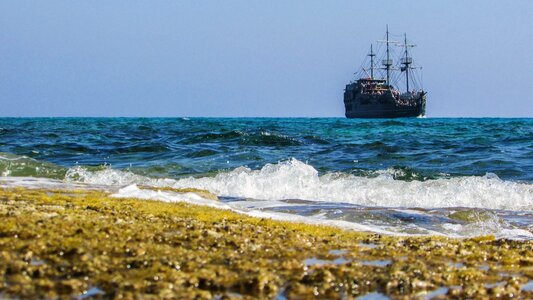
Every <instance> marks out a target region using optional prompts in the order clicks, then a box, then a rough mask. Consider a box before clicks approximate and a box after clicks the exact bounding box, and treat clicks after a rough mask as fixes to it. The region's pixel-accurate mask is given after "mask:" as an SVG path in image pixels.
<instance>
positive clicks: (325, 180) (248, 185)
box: [66, 159, 533, 211]
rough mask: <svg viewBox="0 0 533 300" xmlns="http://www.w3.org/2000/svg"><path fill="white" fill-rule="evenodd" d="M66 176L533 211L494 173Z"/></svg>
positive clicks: (304, 167)
mask: <svg viewBox="0 0 533 300" xmlns="http://www.w3.org/2000/svg"><path fill="white" fill-rule="evenodd" d="M66 178H67V180H71V181H77V182H84V183H90V184H101V185H102V184H104V185H120V186H125V185H129V184H142V185H150V186H170V187H176V188H181V187H183V188H185V187H194V188H200V189H206V190H209V191H211V192H213V193H215V194H217V195H218V196H229V197H240V198H253V199H261V200H283V199H303V200H311V201H327V202H345V203H352V204H358V205H364V206H384V207H407V208H409V207H422V208H439V207H472V208H487V209H505V210H526V211H531V210H533V184H529V183H518V182H511V181H504V180H501V179H499V178H498V177H497V176H496V175H494V174H487V175H486V176H483V177H479V176H467V177H454V178H441V179H434V180H427V181H416V180H415V181H402V180H395V179H394V178H393V176H392V174H391V173H390V172H383V173H381V174H380V175H379V176H377V177H373V178H369V177H360V176H354V175H349V174H343V173H329V174H325V175H321V176H320V175H319V173H318V171H317V170H316V169H314V168H313V167H312V166H310V165H308V164H305V163H303V162H301V161H298V160H296V159H291V160H288V161H284V162H280V163H278V164H267V165H265V166H264V167H263V168H261V169H260V170H251V169H249V168H246V167H239V168H237V169H234V170H232V171H230V172H226V173H219V174H217V175H216V176H215V177H203V178H193V177H190V178H184V179H179V180H173V179H153V178H148V177H143V176H140V175H136V174H133V173H131V172H127V171H119V170H114V169H105V170H100V171H95V172H93V171H87V170H85V169H83V168H81V167H76V168H72V169H70V170H69V171H68V172H67V176H66Z"/></svg>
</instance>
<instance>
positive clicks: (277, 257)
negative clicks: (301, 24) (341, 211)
mask: <svg viewBox="0 0 533 300" xmlns="http://www.w3.org/2000/svg"><path fill="white" fill-rule="evenodd" d="M213 201H216V200H213ZM0 216H1V222H0V275H1V280H0V297H8V298H56V297H61V298H72V297H80V298H85V297H102V298H121V297H123V298H124V297H125V298H135V297H142V298H179V299H212V298H222V299H226V298H227V299H240V298H243V299H255V298H278V299H284V298H288V299H308V298H314V297H316V298H333V299H336V298H343V299H350V298H356V297H358V296H362V295H365V294H368V293H380V294H383V295H386V296H387V297H390V298H407V297H408V298H412V297H428V296H430V297H435V298H439V297H451V298H464V297H472V298H483V297H498V296H499V297H522V298H533V291H532V290H533V289H532V288H531V287H530V286H531V285H532V283H531V282H532V281H531V280H533V242H532V241H512V240H497V239H494V238H492V237H490V236H488V237H478V238H471V239H451V238H445V237H437V236H432V237H393V236H384V235H378V234H370V233H361V232H354V231H346V230H341V229H338V228H332V227H324V226H316V225H305V224H296V223H288V222H278V221H272V220H268V219H260V218H252V217H248V216H243V215H239V214H236V213H233V212H230V211H225V210H218V209H213V208H210V207H202V206H194V205H189V204H184V203H164V202H158V201H145V200H136V199H118V198H112V197H109V195H108V194H107V193H105V192H102V191H80V190H78V191H72V190H38V189H22V188H11V189H1V190H0Z"/></svg>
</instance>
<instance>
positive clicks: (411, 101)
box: [344, 80, 426, 118]
mask: <svg viewBox="0 0 533 300" xmlns="http://www.w3.org/2000/svg"><path fill="white" fill-rule="evenodd" d="M361 81H363V82H361ZM367 82H378V84H376V85H377V86H379V83H384V82H383V81H380V80H360V81H358V82H356V83H352V84H348V85H347V86H346V90H345V92H344V106H345V109H346V117H347V118H409V117H422V116H424V115H425V114H426V94H425V93H424V92H411V93H405V94H403V95H400V94H398V93H395V92H394V91H391V90H385V91H383V92H382V93H381V94H379V93H375V94H366V93H365V92H364V88H363V87H362V86H363V85H364V84H365V83H367Z"/></svg>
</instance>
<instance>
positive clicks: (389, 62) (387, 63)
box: [382, 25, 392, 85]
mask: <svg viewBox="0 0 533 300" xmlns="http://www.w3.org/2000/svg"><path fill="white" fill-rule="evenodd" d="M386 43H387V59H384V60H383V61H382V63H383V65H384V66H385V69H386V70H387V85H389V84H390V82H389V81H390V66H391V65H392V60H391V59H390V54H389V25H387V40H386Z"/></svg>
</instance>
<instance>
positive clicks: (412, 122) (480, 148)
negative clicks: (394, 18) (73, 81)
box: [0, 118, 533, 236]
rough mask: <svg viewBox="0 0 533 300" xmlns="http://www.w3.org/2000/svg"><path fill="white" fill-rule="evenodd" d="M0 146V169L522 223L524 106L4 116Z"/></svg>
mask: <svg viewBox="0 0 533 300" xmlns="http://www.w3.org/2000/svg"><path fill="white" fill-rule="evenodd" d="M0 152H1V153H0V174H1V175H2V176H4V178H8V177H9V178H13V177H15V178H16V177H22V176H24V177H28V176H30V177H38V178H49V179H54V180H61V181H62V182H71V183H84V184H93V185H107V186H113V187H117V188H119V187H124V186H128V185H132V184H137V185H139V184H143V185H154V186H174V187H183V186H192V187H199V188H205V189H208V190H210V191H212V192H214V193H216V194H217V195H219V196H220V197H221V198H222V200H223V202H224V203H227V204H228V205H229V206H231V208H232V209H236V210H241V211H245V212H252V211H253V212H261V213H265V214H272V215H274V216H275V217H278V218H281V217H280V216H283V217H287V216H295V217H297V218H303V220H304V221H309V220H312V221H313V222H315V221H316V222H318V220H329V221H335V222H338V223H339V224H341V223H342V222H345V223H346V222H347V223H349V225H350V226H352V225H353V226H356V225H357V226H360V227H357V228H361V226H362V227H365V226H370V227H371V228H370V230H375V229H376V228H378V229H379V230H383V231H387V232H390V231H392V232H404V233H415V234H416V233H430V234H431V233H445V234H451V233H457V234H458V235H464V234H468V233H469V232H474V233H477V232H478V231H479V232H481V233H483V232H487V230H486V227H487V226H488V225H487V222H485V221H486V220H487V218H485V217H480V220H481V219H483V221H484V223H483V224H484V225H483V226H484V227H483V228H482V229H480V228H478V227H476V228H470V229H466V231H465V228H467V227H468V226H471V227H475V226H474V225H472V224H469V223H468V224H467V223H465V222H462V221H460V220H454V219H453V218H449V215H451V214H453V212H455V211H457V210H465V209H470V210H473V211H475V212H476V213H478V212H480V211H482V212H484V211H485V210H488V211H489V213H490V216H492V217H491V218H492V219H490V218H489V219H490V220H491V222H492V223H493V224H492V225H491V226H492V227H495V229H494V228H493V229H489V231H488V232H492V231H490V230H493V231H495V232H501V231H502V230H507V231H509V230H511V231H512V230H522V231H520V232H519V235H520V236H524V235H527V234H528V233H530V231H531V230H532V228H533V226H532V225H531V223H532V222H531V221H532V220H533V218H532V217H531V211H532V210H533V188H532V184H533V119H453V118H451V119H448V118H446V119H438V118H435V119H432V118H428V119H424V118H418V119H394V120H390V119H389V120H348V119H342V118H323V119H307V118H301V119H300V118H289V119H278V118H272V119H270V118H233V119H223V118H222V119H219V118H190V119H189V118H3V119H0ZM413 209H416V211H415V210H413ZM341 221H342V222H341ZM343 224H344V223H343ZM354 224H356V225H354ZM341 225H342V224H341ZM411 225H412V226H411ZM489 227H490V226H489ZM365 228H366V227H365ZM376 230H377V229H376ZM379 230H377V231H379ZM476 230H477V231H476ZM483 230H485V231H483ZM498 230H499V231H498ZM517 232H518V231H517ZM515 233H516V232H515Z"/></svg>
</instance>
